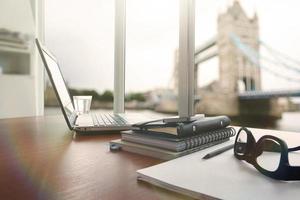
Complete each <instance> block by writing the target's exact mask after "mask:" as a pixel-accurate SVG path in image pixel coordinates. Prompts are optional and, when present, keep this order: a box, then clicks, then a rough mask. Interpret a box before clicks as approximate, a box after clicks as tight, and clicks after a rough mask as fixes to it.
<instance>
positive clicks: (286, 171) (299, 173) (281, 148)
mask: <svg viewBox="0 0 300 200" xmlns="http://www.w3.org/2000/svg"><path fill="white" fill-rule="evenodd" d="M298 150H300V146H298V147H295V148H288V147H287V144H286V143H285V142H284V141H283V140H282V139H280V138H278V137H275V136H272V135H265V136H263V137H261V138H260V139H259V140H258V141H257V142H256V141H255V138H254V136H253V135H252V133H251V131H249V130H248V129H247V128H244V127H242V128H241V129H240V130H239V131H238V133H237V136H236V139H235V143H234V156H235V157H236V158H237V159H239V160H245V161H247V162H248V163H250V164H252V165H253V166H254V167H255V168H256V169H257V170H258V171H259V172H261V173H262V174H264V175H266V176H268V177H271V178H274V179H277V180H300V166H291V165H290V163H289V158H288V153H289V152H291V151H298Z"/></svg>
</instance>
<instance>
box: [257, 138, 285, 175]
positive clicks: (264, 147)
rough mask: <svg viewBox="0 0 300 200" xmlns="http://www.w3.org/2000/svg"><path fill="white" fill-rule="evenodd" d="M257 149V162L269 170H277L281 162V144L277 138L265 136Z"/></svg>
mask: <svg viewBox="0 0 300 200" xmlns="http://www.w3.org/2000/svg"><path fill="white" fill-rule="evenodd" d="M257 151H258V152H257V157H256V162H257V164H258V165H259V166H260V167H261V168H263V169H265V170H267V171H271V172H273V171H276V170H277V168H278V167H279V164H280V158H281V145H280V144H279V143H278V142H277V141H275V140H272V139H270V138H265V139H263V140H261V141H260V142H259V144H258V146H257Z"/></svg>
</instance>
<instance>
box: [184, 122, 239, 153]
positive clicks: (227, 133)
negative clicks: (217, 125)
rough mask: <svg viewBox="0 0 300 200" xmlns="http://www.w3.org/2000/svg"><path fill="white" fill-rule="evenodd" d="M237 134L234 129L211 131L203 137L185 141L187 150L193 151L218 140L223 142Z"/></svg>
mask: <svg viewBox="0 0 300 200" xmlns="http://www.w3.org/2000/svg"><path fill="white" fill-rule="evenodd" d="M235 134H236V131H235V129H234V128H232V127H228V128H224V129H219V130H215V131H209V132H207V133H205V134H203V135H200V136H199V135H198V136H193V137H190V138H188V139H186V140H185V149H192V148H194V147H197V146H200V145H203V144H207V143H211V142H214V141H218V140H223V139H226V138H229V137H232V136H234V135H235Z"/></svg>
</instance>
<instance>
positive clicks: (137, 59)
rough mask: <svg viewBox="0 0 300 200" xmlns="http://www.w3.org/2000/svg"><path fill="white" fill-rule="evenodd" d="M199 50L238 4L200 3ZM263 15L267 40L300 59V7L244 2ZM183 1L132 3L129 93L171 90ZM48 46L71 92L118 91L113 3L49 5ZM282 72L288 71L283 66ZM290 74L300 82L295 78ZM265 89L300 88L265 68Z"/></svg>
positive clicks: (202, 76) (209, 67)
mask: <svg viewBox="0 0 300 200" xmlns="http://www.w3.org/2000/svg"><path fill="white" fill-rule="evenodd" d="M195 2H196V7H195V11H196V22H195V23H196V27H195V29H196V30H195V42H196V44H195V45H196V46H198V45H200V44H202V43H203V42H204V41H206V40H207V39H209V38H211V37H212V36H214V35H216V34H217V31H216V30H217V16H218V14H219V13H222V12H224V11H225V10H226V8H227V7H228V6H229V5H231V4H232V1H231V0H195ZM240 3H241V5H242V7H243V8H244V9H245V11H246V13H247V15H248V16H253V14H254V12H256V13H257V15H258V17H259V26H260V39H261V40H262V41H264V42H265V43H267V44H269V45H270V46H272V47H273V48H274V49H277V50H279V51H280V52H283V53H285V54H287V55H289V56H291V57H293V58H296V59H298V60H300V45H295V44H298V43H299V42H300V21H299V20H298V19H299V18H300V12H298V8H299V7H300V2H299V1H296V0H284V1H283V0H278V1H274V0H264V1H261V0H240ZM178 5H179V0H127V27H126V28H127V32H126V34H127V35H126V83H125V88H126V92H132V91H147V90H151V89H154V88H166V87H172V81H173V79H172V76H173V70H174V69H173V68H174V59H175V58H174V54H175V50H176V49H177V47H178V40H179V37H178V34H179V33H178V32H179V31H178V30H179V26H178V21H179V7H178ZM45 15H46V16H45V36H46V45H47V46H48V48H49V49H50V51H51V52H52V53H53V54H54V55H56V57H57V58H58V61H59V63H60V66H61V70H62V72H63V75H64V76H65V79H66V80H67V82H68V84H69V85H70V87H74V88H81V89H82V88H85V89H95V90H97V91H99V92H102V91H104V90H106V89H113V77H114V76H113V71H114V1H112V0H86V1H84V3H83V1H81V0H64V1H60V0H45ZM299 68H300V67H299ZM276 70H277V71H278V72H279V73H288V72H286V70H284V69H283V70H282V69H276ZM198 73H199V85H200V86H202V85H206V84H208V83H209V82H211V81H213V80H215V79H217V78H218V73H219V72H218V59H217V58H215V59H212V60H210V61H209V62H207V63H205V64H203V65H201V66H200V68H199V72H198ZM289 75H291V76H293V77H295V78H297V77H299V75H298V76H297V75H296V73H289ZM262 86H263V89H287V88H288V89H290V88H300V83H299V82H298V83H290V82H288V81H285V80H280V79H279V78H277V77H274V76H272V75H270V74H268V73H267V72H264V71H262Z"/></svg>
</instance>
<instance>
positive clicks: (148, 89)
mask: <svg viewBox="0 0 300 200" xmlns="http://www.w3.org/2000/svg"><path fill="white" fill-rule="evenodd" d="M126 2H127V11H126V12H127V19H126V20H127V38H126V45H127V46H126V107H127V108H128V109H129V108H131V109H148V110H152V111H157V112H160V113H170V114H176V113H177V97H176V92H177V86H176V84H175V83H176V80H177V77H176V76H177V75H176V74H177V72H176V68H175V66H176V64H177V63H176V60H177V49H178V44H179V37H178V36H179V0H163V1H161V0H154V1H149V0H127V1H126Z"/></svg>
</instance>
